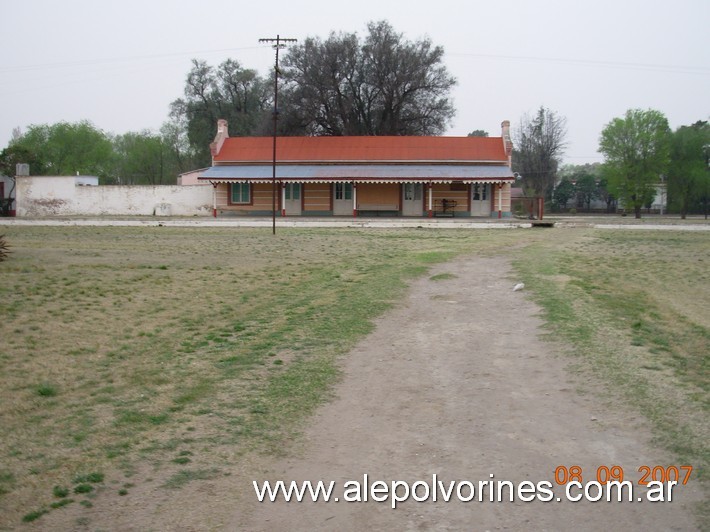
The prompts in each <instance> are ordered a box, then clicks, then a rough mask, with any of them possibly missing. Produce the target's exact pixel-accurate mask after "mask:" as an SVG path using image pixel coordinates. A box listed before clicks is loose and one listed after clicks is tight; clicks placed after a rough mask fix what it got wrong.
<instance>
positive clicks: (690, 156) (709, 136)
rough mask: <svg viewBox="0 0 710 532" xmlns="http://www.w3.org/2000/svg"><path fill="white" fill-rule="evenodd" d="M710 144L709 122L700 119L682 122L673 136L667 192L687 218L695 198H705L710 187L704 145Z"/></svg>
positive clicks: (674, 205) (683, 216) (672, 201)
mask: <svg viewBox="0 0 710 532" xmlns="http://www.w3.org/2000/svg"><path fill="white" fill-rule="evenodd" d="M708 144H710V125H709V124H708V123H707V122H705V121H698V122H696V123H695V124H693V125H690V126H681V127H679V128H678V129H676V131H675V132H674V133H673V136H672V138H671V164H670V168H669V170H668V195H669V197H670V199H671V204H672V205H673V207H675V208H677V209H678V211H679V212H680V217H681V218H683V219H685V217H686V215H687V214H688V211H689V209H690V208H691V206H692V204H693V202H694V201H698V200H700V199H701V198H702V196H703V192H704V191H705V190H707V188H708V180H710V172H709V171H708V168H707V163H706V160H705V153H704V152H703V148H704V146H707V145H708Z"/></svg>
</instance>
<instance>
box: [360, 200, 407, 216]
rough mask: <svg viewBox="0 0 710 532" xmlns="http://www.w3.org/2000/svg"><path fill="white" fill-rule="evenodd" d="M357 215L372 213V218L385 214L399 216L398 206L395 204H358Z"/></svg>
mask: <svg viewBox="0 0 710 532" xmlns="http://www.w3.org/2000/svg"><path fill="white" fill-rule="evenodd" d="M357 213H358V214H366V213H367V214H369V213H373V215H374V216H380V215H385V214H388V215H391V216H397V215H398V214H399V205H397V204H396V203H358V204H357Z"/></svg>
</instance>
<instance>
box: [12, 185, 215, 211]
mask: <svg viewBox="0 0 710 532" xmlns="http://www.w3.org/2000/svg"><path fill="white" fill-rule="evenodd" d="M212 192H213V189H212V187H205V186H202V185H195V186H178V185H156V186H151V185H135V186H122V185H121V186H113V185H109V186H80V185H76V184H75V177H74V176H25V177H18V178H17V193H16V199H17V216H20V217H22V216H97V215H98V216H100V215H113V216H122V215H128V216H130V215H149V216H150V215H155V216H210V215H212Z"/></svg>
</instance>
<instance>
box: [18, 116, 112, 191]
mask: <svg viewBox="0 0 710 532" xmlns="http://www.w3.org/2000/svg"><path fill="white" fill-rule="evenodd" d="M9 147H10V148H13V149H18V150H19V149H22V150H26V153H29V154H31V155H32V156H33V159H34V164H32V163H31V162H30V174H32V175H68V174H71V175H73V174H76V173H79V174H83V175H96V176H99V177H101V178H106V177H107V176H108V175H109V174H110V170H111V168H112V166H113V164H112V161H113V148H112V146H111V141H110V139H109V138H108V136H107V135H106V134H105V133H104V132H103V131H101V130H99V129H97V128H96V127H95V126H94V125H93V124H91V123H90V122H88V121H82V122H77V123H68V122H59V123H56V124H52V125H46V124H45V125H33V126H30V127H29V128H28V129H27V132H26V133H25V134H24V135H22V136H20V137H19V138H16V139H14V140H13V141H11V143H10V146H9ZM23 162H24V161H23Z"/></svg>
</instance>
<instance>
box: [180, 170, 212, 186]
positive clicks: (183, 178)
mask: <svg viewBox="0 0 710 532" xmlns="http://www.w3.org/2000/svg"><path fill="white" fill-rule="evenodd" d="M205 170H207V168H200V169H198V170H190V171H189V172H183V173H182V174H180V175H179V176H178V178H177V184H178V185H185V186H189V185H209V183H206V182H205V181H198V178H199V177H200V176H201V175H202V174H203V173H204V171H205Z"/></svg>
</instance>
